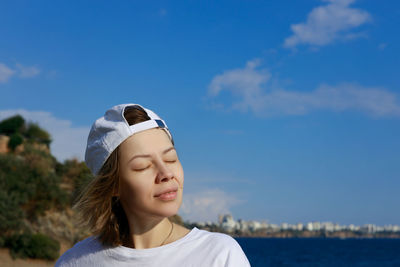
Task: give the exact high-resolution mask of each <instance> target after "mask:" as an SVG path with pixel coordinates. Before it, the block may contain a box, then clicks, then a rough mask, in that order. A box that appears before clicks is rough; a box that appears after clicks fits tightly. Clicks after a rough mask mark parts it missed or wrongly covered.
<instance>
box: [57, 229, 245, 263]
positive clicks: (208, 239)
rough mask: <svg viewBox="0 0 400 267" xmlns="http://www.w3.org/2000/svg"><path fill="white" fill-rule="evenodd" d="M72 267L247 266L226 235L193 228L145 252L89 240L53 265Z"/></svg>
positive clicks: (81, 243)
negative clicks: (182, 235) (106, 245)
mask: <svg viewBox="0 0 400 267" xmlns="http://www.w3.org/2000/svg"><path fill="white" fill-rule="evenodd" d="M72 266H74V267H75V266H85V267H90V266H96V267H102V266H143V267H144V266H146V267H152V266H156V267H160V266H163V267H169V266H171V267H172V266H174V267H190V266H206V267H213V266H224V267H247V266H250V263H249V261H248V260H247V258H246V255H245V254H244V252H243V250H242V248H241V247H240V245H239V244H238V243H237V242H236V240H235V239H233V238H232V237H230V236H229V235H226V234H222V233H213V232H208V231H205V230H200V229H198V228H196V227H194V228H193V229H192V230H191V231H190V232H189V233H188V234H186V235H185V236H184V237H182V238H181V239H178V240H176V241H174V242H172V243H169V244H166V245H163V246H160V247H155V248H148V249H133V248H128V247H124V246H118V247H114V248H111V247H104V246H102V244H101V243H100V242H99V241H98V240H97V239H96V238H95V237H93V236H91V237H88V238H86V239H84V240H82V241H80V242H78V243H76V244H75V245H74V246H73V247H72V248H70V249H69V250H67V251H66V252H65V253H64V254H63V255H62V256H61V257H60V258H59V259H58V260H57V262H56V265H55V267H72Z"/></svg>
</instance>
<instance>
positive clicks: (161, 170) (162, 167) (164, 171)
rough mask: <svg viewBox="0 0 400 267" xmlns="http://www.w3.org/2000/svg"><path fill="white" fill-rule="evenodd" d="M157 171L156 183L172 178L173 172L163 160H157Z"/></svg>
mask: <svg viewBox="0 0 400 267" xmlns="http://www.w3.org/2000/svg"><path fill="white" fill-rule="evenodd" d="M157 165H158V173H157V177H156V183H157V184H159V183H162V182H168V181H169V180H171V179H173V178H174V173H173V172H172V170H171V169H170V168H168V166H167V165H166V164H165V162H159V163H158V164H157Z"/></svg>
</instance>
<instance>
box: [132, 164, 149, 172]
mask: <svg viewBox="0 0 400 267" xmlns="http://www.w3.org/2000/svg"><path fill="white" fill-rule="evenodd" d="M150 166H151V165H149V166H147V167H145V168H141V169H134V171H137V172H140V171H144V170H146V169H148V168H150Z"/></svg>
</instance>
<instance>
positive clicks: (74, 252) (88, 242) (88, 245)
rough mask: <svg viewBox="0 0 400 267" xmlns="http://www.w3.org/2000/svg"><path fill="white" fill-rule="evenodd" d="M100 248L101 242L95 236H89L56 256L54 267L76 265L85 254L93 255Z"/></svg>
mask: <svg viewBox="0 0 400 267" xmlns="http://www.w3.org/2000/svg"><path fill="white" fill-rule="evenodd" d="M101 249H102V245H101V243H100V242H99V241H98V240H97V239H96V237H95V236H90V237H88V238H85V239H83V240H82V241H79V242H78V243H76V244H75V245H74V246H73V247H72V248H70V249H68V250H67V251H65V252H64V254H62V255H61V257H60V258H58V260H57V262H56V264H55V267H64V266H65V267H66V266H76V265H78V262H80V261H82V260H84V258H85V256H90V255H94V254H95V253H96V252H98V251H100V250H101Z"/></svg>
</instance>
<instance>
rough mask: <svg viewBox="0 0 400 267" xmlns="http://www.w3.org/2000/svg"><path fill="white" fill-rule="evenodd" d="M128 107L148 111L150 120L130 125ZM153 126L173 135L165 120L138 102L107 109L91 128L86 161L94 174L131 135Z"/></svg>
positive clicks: (170, 136)
mask: <svg viewBox="0 0 400 267" xmlns="http://www.w3.org/2000/svg"><path fill="white" fill-rule="evenodd" d="M127 107H133V108H137V109H141V110H143V111H145V112H146V114H147V115H148V116H149V117H150V120H147V121H144V122H140V123H137V124H134V125H129V123H128V122H127V121H126V119H125V116H124V112H125V109H126V108H127ZM152 128H161V129H163V130H165V132H166V133H167V134H168V136H169V138H170V139H171V140H172V135H171V133H170V131H169V129H168V127H167V124H166V123H165V121H163V120H162V119H161V118H160V117H159V116H158V115H157V114H156V113H154V112H153V111H151V110H150V109H147V108H144V107H142V106H141V105H138V104H121V105H117V106H114V107H112V108H110V109H109V110H107V111H106V113H105V114H104V116H103V117H101V118H99V119H97V120H96V121H95V122H94V123H93V125H92V128H91V129H90V132H89V136H88V140H87V146H86V153H85V162H86V165H87V166H88V167H89V169H90V170H91V171H92V173H93V174H94V175H97V174H98V172H99V171H100V169H101V167H102V166H103V164H104V163H105V162H106V160H107V159H108V157H109V156H110V154H111V153H112V152H113V151H114V150H115V149H116V148H117V147H118V146H119V145H120V144H121V143H122V142H123V141H125V140H126V139H127V138H128V137H130V136H131V135H133V134H135V133H138V132H141V131H144V130H147V129H152Z"/></svg>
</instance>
